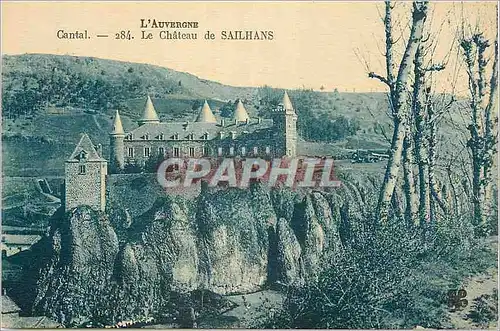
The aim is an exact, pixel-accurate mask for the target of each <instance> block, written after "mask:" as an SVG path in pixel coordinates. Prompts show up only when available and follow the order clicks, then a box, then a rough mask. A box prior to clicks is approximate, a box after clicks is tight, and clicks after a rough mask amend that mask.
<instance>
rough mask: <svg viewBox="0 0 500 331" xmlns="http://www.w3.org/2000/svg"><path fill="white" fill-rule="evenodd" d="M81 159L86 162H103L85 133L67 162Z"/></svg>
mask: <svg viewBox="0 0 500 331" xmlns="http://www.w3.org/2000/svg"><path fill="white" fill-rule="evenodd" d="M82 158H85V160H86V161H105V160H104V159H103V158H102V157H100V156H99V153H97V150H96V149H95V147H94V144H92V141H91V140H90V138H89V136H88V135H87V134H86V133H83V134H82V137H81V138H80V141H79V142H78V145H76V148H75V150H74V151H73V153H72V154H71V156H70V157H69V159H68V161H80V160H81V159H82Z"/></svg>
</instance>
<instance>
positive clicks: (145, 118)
mask: <svg viewBox="0 0 500 331" xmlns="http://www.w3.org/2000/svg"><path fill="white" fill-rule="evenodd" d="M137 123H139V125H143V124H146V123H160V119H159V118H158V114H156V109H155V106H154V105H153V101H151V98H150V97H149V95H148V99H147V100H146V105H145V106H144V112H143V113H142V117H141V118H140V119H139V120H138V121H137Z"/></svg>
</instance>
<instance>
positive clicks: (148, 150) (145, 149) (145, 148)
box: [144, 147, 151, 157]
mask: <svg viewBox="0 0 500 331" xmlns="http://www.w3.org/2000/svg"><path fill="white" fill-rule="evenodd" d="M150 155H151V148H149V147H144V157H149V156H150Z"/></svg>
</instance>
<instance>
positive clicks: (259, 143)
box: [123, 128, 285, 165]
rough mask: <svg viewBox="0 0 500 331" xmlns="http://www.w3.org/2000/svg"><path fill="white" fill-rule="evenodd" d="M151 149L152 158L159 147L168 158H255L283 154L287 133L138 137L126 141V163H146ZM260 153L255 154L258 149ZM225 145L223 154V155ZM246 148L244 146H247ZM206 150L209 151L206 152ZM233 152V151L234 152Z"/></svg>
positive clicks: (265, 131) (124, 147)
mask: <svg viewBox="0 0 500 331" xmlns="http://www.w3.org/2000/svg"><path fill="white" fill-rule="evenodd" d="M146 147H148V148H150V157H155V156H157V155H158V153H159V149H160V148H163V151H164V155H165V156H166V157H180V158H189V157H195V158H200V157H231V156H243V155H242V154H245V156H254V157H262V158H268V157H282V156H283V155H284V154H285V135H284V133H283V132H275V130H273V129H272V128H268V129H264V130H260V131H257V132H252V133H248V134H240V135H236V136H235V138H234V139H233V138H232V137H231V133H230V132H226V133H225V134H224V136H223V138H222V139H221V138H219V137H215V138H213V139H211V140H201V141H200V140H142V141H139V140H134V141H127V140H125V141H124V145H123V155H124V160H125V161H124V162H125V164H127V163H130V164H134V163H137V164H139V165H144V163H145V162H146V160H147V159H148V157H147V156H145V155H144V150H145V148H146ZM255 147H256V148H257V153H256V154H255V153H254V148H255ZM129 148H132V149H133V155H134V156H133V157H130V156H129V155H130V154H129ZM174 148H178V149H179V155H174ZM190 148H194V155H190ZM219 148H222V150H221V151H222V155H219ZM243 148H244V149H243ZM204 152H208V154H205V153H204ZM231 152H232V153H231Z"/></svg>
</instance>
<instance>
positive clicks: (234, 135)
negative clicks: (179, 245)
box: [231, 131, 236, 139]
mask: <svg viewBox="0 0 500 331" xmlns="http://www.w3.org/2000/svg"><path fill="white" fill-rule="evenodd" d="M235 138H236V132H235V131H231V139H235Z"/></svg>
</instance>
